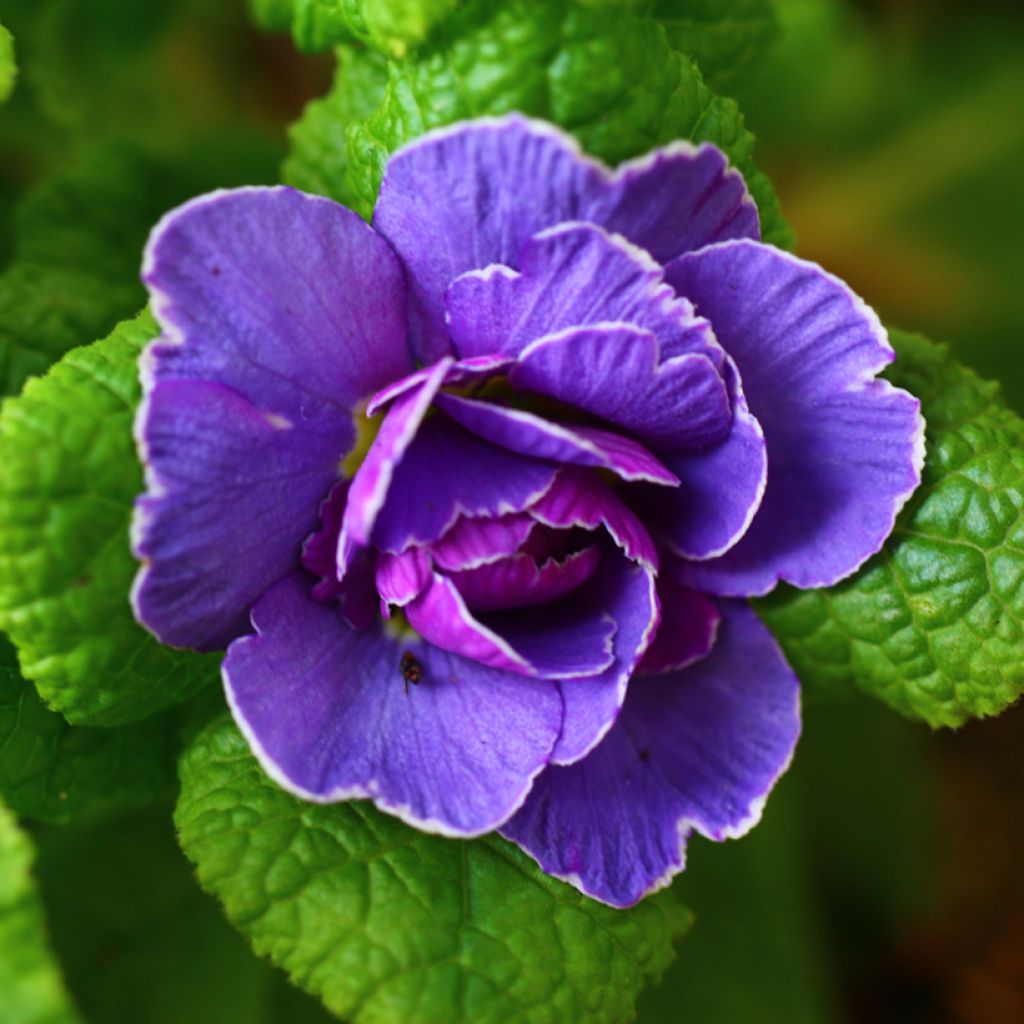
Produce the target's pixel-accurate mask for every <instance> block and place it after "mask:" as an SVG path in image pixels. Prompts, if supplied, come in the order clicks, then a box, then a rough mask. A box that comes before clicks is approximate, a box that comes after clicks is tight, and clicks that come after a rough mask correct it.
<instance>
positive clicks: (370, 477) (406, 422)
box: [338, 356, 452, 579]
mask: <svg viewBox="0 0 1024 1024" xmlns="http://www.w3.org/2000/svg"><path fill="white" fill-rule="evenodd" d="M451 363H452V360H451V357H450V356H446V357H445V358H444V359H441V360H440V361H439V362H438V363H436V364H435V365H434V366H433V367H431V370H430V373H428V374H427V375H426V376H425V377H424V378H423V380H422V382H421V383H420V384H419V385H418V387H416V388H415V389H414V390H412V391H406V392H405V393H403V394H402V395H401V396H400V397H399V398H398V399H397V400H396V401H395V403H394V404H393V405H392V406H391V408H390V409H388V411H387V413H386V414H385V416H384V421H383V423H381V426H380V430H379V431H378V433H377V436H376V437H375V438H374V439H373V444H371V445H370V450H369V451H368V452H367V453H366V458H365V459H364V460H363V464H362V465H361V466H360V467H359V469H357V470H356V474H355V476H354V477H352V484H351V486H350V487H349V490H348V503H347V504H346V506H345V514H344V516H342V520H341V533H340V534H339V535H338V578H339V579H343V578H344V575H345V572H346V571H347V569H348V567H349V565H350V564H351V563H352V559H353V558H354V556H355V553H356V551H357V550H358V549H359V548H364V547H366V546H367V545H368V544H369V543H370V537H371V535H372V534H373V528H374V525H375V524H376V522H377V517H378V516H379V515H380V512H381V509H382V508H384V506H385V502H386V501H387V498H388V493H389V491H390V489H391V486H392V484H393V482H394V479H395V473H396V470H397V468H398V467H399V466H400V465H401V463H402V460H403V459H404V458H405V455H406V452H407V451H408V449H409V446H410V445H411V444H412V443H413V439H414V438H415V437H416V435H417V431H418V430H419V429H420V424H422V423H423V420H424V418H425V417H426V415H427V412H428V411H429V410H430V406H431V404H432V403H433V401H434V396H435V395H436V394H437V392H438V390H439V389H440V387H441V382H442V381H443V380H444V377H445V374H446V373H447V371H448V368H449V367H450V366H451Z"/></svg>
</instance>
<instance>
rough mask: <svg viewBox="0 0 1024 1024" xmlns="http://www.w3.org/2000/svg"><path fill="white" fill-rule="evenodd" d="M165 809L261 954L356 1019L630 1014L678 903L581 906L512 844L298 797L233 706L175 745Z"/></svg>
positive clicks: (658, 961)
mask: <svg viewBox="0 0 1024 1024" xmlns="http://www.w3.org/2000/svg"><path fill="white" fill-rule="evenodd" d="M180 768H181V784H182V792H181V798H180V801H179V804H178V808H177V811H176V813H175V820H176V822H177V825H178V829H179V833H180V838H181V843H182V845H183V847H184V849H185V851H186V853H187V854H188V855H189V857H191V858H192V860H194V861H195V863H196V865H197V867H198V870H199V880H200V882H201V883H202V884H203V886H204V887H205V888H207V889H208V890H210V891H211V892H214V893H216V894H217V895H218V896H220V898H221V899H222V900H223V901H224V904H225V907H226V909H227V912H228V917H229V918H231V920H233V921H234V922H235V924H236V925H238V927H239V928H241V929H242V931H243V932H245V933H246V934H247V935H248V936H249V937H250V938H251V939H252V941H253V944H254V946H255V947H256V950H257V952H259V953H261V954H264V955H267V956H269V957H270V958H271V959H272V960H274V961H275V962H276V963H278V964H280V965H281V966H282V967H284V968H285V969H286V970H287V971H288V972H289V974H290V975H291V976H292V978H293V979H294V980H295V981H296V982H297V983H298V984H299V985H300V986H302V987H303V988H305V989H306V990H307V991H309V992H312V993H315V994H317V995H319V996H321V998H322V999H323V1000H324V1002H325V1003H326V1005H327V1006H328V1008H329V1009H331V1010H332V1011H334V1012H335V1013H337V1014H339V1015H341V1016H343V1017H345V1018H346V1019H347V1020H349V1021H351V1022H353V1024H369V1022H373V1024H387V1022H392V1021H394V1022H396V1024H427V1022H430V1024H433V1022H436V1024H457V1022H460V1021H467V1022H468V1021H472V1022H473V1024H486V1022H499V1021H500V1022H505V1021H511V1020H514V1021H516V1022H522V1024H532V1022H549V1021H550V1022H552V1024H554V1022H562V1021H566V1020H586V1021H588V1022H592V1024H600V1022H602V1021H624V1020H629V1019H631V1016H632V1007H633V1004H634V1001H635V999H636V996H637V993H638V991H639V989H640V988H641V987H642V986H643V984H644V983H645V982H647V981H648V980H650V979H652V978H654V977H657V976H658V975H659V974H660V973H661V972H662V971H663V970H664V968H665V967H666V966H667V964H668V963H669V961H670V959H671V955H672V953H671V939H672V937H673V936H674V935H676V934H678V933H679V932H680V931H681V930H682V928H683V927H685V924H686V921H687V915H686V914H685V912H684V911H682V910H681V908H679V907H678V906H677V905H676V904H675V903H674V902H673V896H672V894H671V893H664V894H662V895H660V896H656V897H654V898H652V899H649V900H647V901H645V902H644V903H642V904H640V905H639V906H638V907H636V908H634V909H632V910H629V911H621V910H612V909H611V908H609V907H605V906H602V905H600V904H597V903H593V902H591V901H590V900H588V899H586V898H585V897H583V896H581V895H580V894H579V893H577V892H576V891H575V890H574V889H571V888H570V887H569V886H567V885H565V884H564V883H562V882H558V881H556V880H554V879H552V878H549V877H547V876H545V875H543V874H542V873H541V872H540V871H539V869H537V868H536V867H535V866H534V864H533V862H532V861H530V860H529V859H528V858H527V857H526V856H525V855H524V854H522V853H521V852H519V851H518V850H517V849H516V848H514V847H512V846H511V845H509V844H508V843H505V842H504V841H502V840H500V839H497V838H487V839H482V840H477V841H474V842H459V841H454V840H449V839H441V838H439V837H437V836H430V835H425V834H423V833H421V832H417V831H415V830H413V829H410V828H408V827H407V826H405V825H403V824H401V823H400V822H398V821H397V820H395V819H394V818H390V817H386V816H384V815H382V814H380V813H378V812H376V811H374V810H373V808H372V807H371V806H370V805H368V804H366V803H348V804H335V805H328V806H324V805H316V804H311V803H306V802H303V801H301V800H297V799H295V798H294V797H292V796H290V795H289V794H287V793H285V792H284V791H283V790H281V789H279V788H277V786H275V785H274V784H273V783H272V782H270V780H269V779H267V778H266V776H264V775H263V773H262V772H261V770H260V769H259V767H258V766H257V763H256V761H255V759H254V758H253V757H252V755H251V754H250V753H249V751H248V748H247V746H246V743H245V740H244V739H243V738H242V736H241V734H240V733H239V732H238V730H237V729H236V728H235V726H234V724H233V723H232V722H231V720H230V718H229V717H228V716H226V715H225V716H222V717H220V718H218V719H216V720H214V721H213V722H212V723H211V724H210V725H209V726H208V727H207V728H206V729H205V730H204V731H203V732H201V733H200V734H199V735H198V736H197V737H196V738H195V740H194V741H193V742H192V744H191V745H190V747H189V748H188V749H187V750H186V751H185V753H184V755H183V756H182V759H181V764H180Z"/></svg>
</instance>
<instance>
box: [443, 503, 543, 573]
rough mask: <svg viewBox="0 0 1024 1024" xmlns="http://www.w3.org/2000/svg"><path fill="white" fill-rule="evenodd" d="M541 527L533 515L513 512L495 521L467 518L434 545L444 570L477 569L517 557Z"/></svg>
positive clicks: (497, 517)
mask: <svg viewBox="0 0 1024 1024" xmlns="http://www.w3.org/2000/svg"><path fill="white" fill-rule="evenodd" d="M539 529H541V527H540V524H539V523H538V522H537V520H536V519H534V518H533V517H532V516H531V515H529V513H526V512H512V513H510V514H509V515H505V516H496V517H495V518H493V519H471V518H469V517H468V516H463V517H462V518H460V519H459V520H457V521H456V523H455V525H454V526H453V527H452V528H451V529H450V530H449V531H448V532H447V533H446V534H445V535H444V536H443V537H441V539H440V540H436V541H434V543H433V544H431V545H430V554H431V556H432V558H433V559H434V563H435V564H436V565H437V566H438V568H441V569H451V570H458V569H475V568H476V567H477V566H478V565H486V564H487V563H488V562H494V561H497V560H498V559H499V558H504V557H505V556H506V555H513V554H515V553H516V552H517V551H518V550H519V549H520V548H521V547H522V546H523V545H524V544H525V543H526V541H527V538H528V537H529V536H530V534H531V533H532V532H533V531H534V530H539Z"/></svg>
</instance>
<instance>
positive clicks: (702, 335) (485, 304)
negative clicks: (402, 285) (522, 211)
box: [445, 222, 724, 367]
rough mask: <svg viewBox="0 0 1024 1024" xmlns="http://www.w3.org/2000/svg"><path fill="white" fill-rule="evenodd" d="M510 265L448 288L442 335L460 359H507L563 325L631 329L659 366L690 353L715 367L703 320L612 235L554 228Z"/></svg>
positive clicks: (660, 274) (638, 253) (715, 353)
mask: <svg viewBox="0 0 1024 1024" xmlns="http://www.w3.org/2000/svg"><path fill="white" fill-rule="evenodd" d="M518 265H519V268H520V269H519V270H513V269H511V268H509V267H507V266H504V265H491V266H488V267H486V268H484V269H481V270H471V271H468V272H467V273H465V274H462V275H461V276H460V277H457V278H455V279H454V280H453V281H452V283H451V285H450V286H449V287H448V290H447V292H446V295H445V306H446V309H447V315H448V324H449V329H450V330H451V337H452V342H453V344H454V345H455V349H456V351H457V352H458V353H459V355H460V356H462V357H463V358H471V357H474V356H483V355H493V354H494V353H497V352H503V353H505V354H506V355H513V356H515V355H518V354H519V353H520V352H521V351H522V350H523V349H524V348H526V346H527V345H529V344H530V343H531V342H534V341H537V340H538V339H539V338H544V337H546V336H547V335H549V334H555V333H558V332H559V331H564V330H566V329H568V328H570V327H586V326H594V325H597V324H609V323H616V324H617V323H631V324H634V325H635V326H636V327H639V328H641V329H643V330H647V331H650V332H651V333H652V334H653V335H654V336H655V337H656V338H657V339H658V350H659V352H660V356H661V359H662V360H665V359H671V358H672V357H673V356H678V355H684V354H687V353H693V354H697V355H704V356H707V357H708V358H709V359H711V361H712V362H713V363H714V365H715V366H716V367H718V366H720V365H721V363H722V360H723V358H724V354H723V352H722V349H721V347H720V346H719V344H718V342H717V341H716V340H715V336H714V334H713V333H712V330H711V327H710V325H709V324H708V322H707V321H706V320H703V319H701V318H700V317H698V316H696V315H695V314H694V311H693V305H692V304H691V303H690V302H689V301H688V300H687V299H685V298H682V297H680V296H679V295H677V294H676V293H675V291H674V290H673V289H672V288H671V287H670V286H669V285H667V284H666V283H665V281H664V270H663V269H662V267H661V266H660V265H659V264H657V263H655V262H654V260H652V259H651V257H650V256H649V255H648V254H647V253H646V252H644V251H643V250H642V249H638V248H637V247H636V246H634V245H631V244H630V243H629V242H627V241H626V240H625V239H624V238H622V237H621V236H619V235H610V234H608V232H607V231H605V230H603V229H602V228H599V227H597V226H596V225H594V224H581V223H572V222H570V223H565V224H560V225H557V226H556V227H553V228H549V229H547V230H546V231H541V232H539V233H538V234H536V235H534V236H533V237H532V238H530V239H529V240H528V241H527V242H526V243H525V245H524V246H523V249H522V252H521V253H520V254H519V260H518Z"/></svg>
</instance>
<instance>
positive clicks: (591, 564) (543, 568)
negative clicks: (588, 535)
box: [385, 545, 600, 612]
mask: <svg viewBox="0 0 1024 1024" xmlns="http://www.w3.org/2000/svg"><path fill="white" fill-rule="evenodd" d="M385 557H387V556H385ZM599 561H600V552H599V551H598V549H597V546H596V545H590V546H589V547H585V548H582V549H581V550H579V551H574V552H573V553H572V554H571V555H568V556H567V557H566V558H564V559H562V560H558V559H555V558H549V559H548V560H547V561H546V562H545V563H544V564H543V565H538V564H537V563H536V562H535V561H534V560H533V557H532V556H530V555H524V554H516V555H510V556H509V557H508V558H501V559H498V560H497V561H494V562H488V563H487V564H486V565H479V566H477V567H476V568H475V569H465V570H462V571H461V572H453V573H451V575H450V576H449V577H448V578H449V579H450V580H451V581H452V583H454V584H455V586H456V587H457V589H458V591H459V593H460V594H461V595H462V599H463V600H464V601H465V602H466V604H467V606H468V607H469V608H471V609H472V610H473V611H475V612H480V611H495V610H498V609H503V608H527V607H530V606H531V605H539V604H545V603H547V602H549V601H557V600H558V599H559V598H562V597H565V596H566V595H567V594H569V593H571V592H572V591H574V590H575V589H576V588H577V587H579V586H580V585H582V584H583V583H586V582H587V580H589V579H590V578H591V577H592V576H593V575H594V572H595V571H596V569H597V565H598V562H599Z"/></svg>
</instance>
